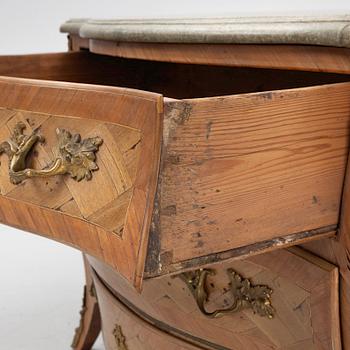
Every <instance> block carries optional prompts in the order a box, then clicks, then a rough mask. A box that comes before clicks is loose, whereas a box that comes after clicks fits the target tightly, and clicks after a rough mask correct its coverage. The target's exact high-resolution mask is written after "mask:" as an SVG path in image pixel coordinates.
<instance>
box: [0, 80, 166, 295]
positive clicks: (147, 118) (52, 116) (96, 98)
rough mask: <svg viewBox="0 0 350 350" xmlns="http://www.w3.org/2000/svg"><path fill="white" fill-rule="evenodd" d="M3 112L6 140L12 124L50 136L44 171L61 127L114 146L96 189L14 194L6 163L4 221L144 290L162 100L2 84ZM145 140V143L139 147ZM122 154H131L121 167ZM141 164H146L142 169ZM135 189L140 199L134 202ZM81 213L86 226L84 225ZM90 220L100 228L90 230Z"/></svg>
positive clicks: (112, 91) (57, 185) (60, 183)
mask: <svg viewBox="0 0 350 350" xmlns="http://www.w3.org/2000/svg"><path fill="white" fill-rule="evenodd" d="M0 106H1V107H2V108H3V109H2V118H1V123H2V124H3V125H4V124H6V123H8V124H7V128H2V130H3V132H7V133H8V132H9V130H10V128H11V126H10V124H11V123H13V122H15V120H16V118H17V119H18V118H19V119H22V120H24V121H25V122H27V127H28V128H29V129H30V128H31V125H30V124H31V123H32V126H34V125H36V126H38V125H41V126H42V129H43V130H42V131H43V133H44V131H45V132H46V133H47V135H48V136H47V137H48V140H47V145H46V147H47V148H46V150H45V147H42V149H40V150H38V155H39V156H38V163H42V164H41V165H44V164H45V161H47V158H46V157H45V153H46V154H50V152H51V148H50V147H51V146H52V143H51V142H52V140H53V136H52V135H53V133H54V131H53V130H54V129H53V128H54V127H56V126H64V127H67V128H68V127H70V128H72V129H73V130H72V131H75V132H79V130H80V131H81V133H82V136H83V137H84V136H86V135H87V134H88V133H89V132H92V133H93V132H96V134H99V133H103V135H104V137H105V138H106V140H105V141H106V143H105V145H104V146H101V149H103V147H105V151H103V150H102V152H101V155H100V157H99V158H98V164H99V166H100V170H99V171H98V172H96V173H94V177H93V179H92V181H90V182H82V183H79V184H78V183H75V182H72V181H73V180H71V179H68V178H62V177H60V178H59V179H50V180H47V181H45V180H44V181H42V182H40V180H39V179H36V180H35V181H31V180H28V181H25V182H24V184H22V185H19V186H17V187H16V188H13V187H12V185H10V184H9V182H8V177H7V176H6V177H5V174H4V173H6V171H8V170H7V163H8V162H7V159H6V156H5V155H3V156H2V157H1V162H2V166H1V171H2V175H1V179H2V182H1V184H2V186H3V184H4V181H5V180H4V179H7V180H6V181H5V183H6V186H4V187H2V191H4V192H5V194H6V196H1V197H0V202H1V204H0V206H1V210H0V221H1V222H2V223H5V224H8V225H11V226H15V227H19V228H22V229H25V230H27V231H31V232H34V233H39V234H43V235H45V236H47V237H50V238H52V239H56V240H58V241H61V242H64V243H66V244H70V245H73V246H75V247H77V248H79V249H81V250H82V251H84V252H88V253H89V254H92V255H94V256H97V257H99V258H100V259H102V260H104V261H105V262H107V263H108V264H110V265H111V266H113V267H114V268H115V269H116V270H117V271H119V272H120V273H121V274H122V275H123V276H125V277H126V278H127V279H129V280H130V282H131V283H132V284H134V285H135V286H136V287H137V288H140V285H141V280H142V275H143V271H144V261H145V254H146V249H147V241H148V232H149V224H150V217H151V213H152V209H153V206H152V203H153V196H154V193H155V186H156V180H157V169H158V160H159V144H160V133H161V124H160V123H161V116H160V113H161V106H162V105H161V97H160V96H159V95H156V94H151V93H146V92H137V91H133V90H127V89H118V88H111V87H98V86H93V85H79V84H67V83H56V82H45V81H42V82H39V81H35V80H33V81H30V80H23V79H15V78H13V79H11V78H1V79H0ZM18 110H21V112H17V111H18ZM58 116H60V117H58ZM82 118H84V119H82ZM46 121H47V122H46ZM94 129H95V131H94ZM126 130H127V131H126ZM125 132H126V133H125ZM84 134H85V135H84ZM140 134H141V135H142V136H141V137H142V141H141V143H139V146H138V145H137V143H138V141H139V139H140V136H139V135H140ZM103 135H101V136H102V137H103ZM130 135H131V136H132V137H131V136H130ZM125 136H127V140H126V139H125ZM134 136H135V137H134ZM116 139H117V141H116ZM121 145H122V146H121ZM134 146H135V147H134ZM123 147H124V148H123ZM137 148H139V150H138V151H137V152H135V150H136V149H137ZM118 150H119V151H120V152H121V153H123V152H124V155H123V157H121V158H120V159H119V160H117V158H116V157H117V155H118V154H119V153H118V152H117V151H118ZM130 150H132V152H130ZM42 152H44V153H43V154H44V156H41V154H42ZM130 153H132V154H130ZM137 153H139V155H137ZM134 156H135V157H139V159H142V162H137V158H134ZM41 157H43V159H42V158H41ZM118 162H119V164H120V163H124V165H125V167H126V168H128V172H127V173H128V174H129V176H130V179H129V180H128V181H127V183H128V185H127V186H124V187H123V182H120V183H118V184H116V181H120V180H121V179H123V178H124V179H126V178H125V177H123V176H121V175H123V174H124V175H125V172H123V170H122V169H124V167H120V166H119V165H117V164H118ZM113 164H114V166H112V165H113ZM107 168H108V170H107ZM103 169H105V170H103ZM41 180H43V179H41ZM46 182H47V184H46ZM131 183H132V191H131V193H129V195H127V194H126V193H127V192H128V188H129V189H130V188H131V187H130V186H131ZM38 184H39V185H38ZM117 185H118V186H119V187H117ZM3 188H4V189H3ZM9 188H10V190H9ZM67 190H68V191H67ZM123 191H124V192H123ZM69 193H70V194H69ZM69 197H70V198H69ZM125 197H126V199H127V200H128V210H127V212H126V213H125V208H126V206H125V205H121V206H119V207H118V205H117V204H118V202H120V201H124V199H125ZM71 198H73V199H74V202H73V201H72V200H71ZM129 198H130V199H129ZM111 206H112V208H110V207H111ZM61 207H62V208H61ZM51 208H54V209H55V210H53V209H51ZM59 208H61V209H62V210H57V209H59ZM64 211H66V212H67V214H66V213H65V212H64ZM101 211H102V213H101ZM79 212H80V214H81V216H82V217H84V219H82V218H79ZM68 213H69V215H68ZM72 214H74V216H71V215H72ZM104 215H105V216H104ZM123 215H124V217H123ZM123 218H124V220H125V221H124V225H123V223H122V219H123ZM90 219H91V220H92V221H93V222H94V223H98V225H97V224H93V223H91V222H89V221H88V220H90ZM101 226H103V227H101ZM122 226H123V230H122V232H121V229H122ZM104 227H105V228H104ZM113 230H117V231H118V233H115V232H113Z"/></svg>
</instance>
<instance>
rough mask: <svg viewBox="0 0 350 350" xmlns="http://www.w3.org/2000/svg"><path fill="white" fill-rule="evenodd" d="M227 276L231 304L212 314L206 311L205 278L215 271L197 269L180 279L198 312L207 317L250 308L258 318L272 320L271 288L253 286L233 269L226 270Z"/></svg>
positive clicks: (186, 273)
mask: <svg viewBox="0 0 350 350" xmlns="http://www.w3.org/2000/svg"><path fill="white" fill-rule="evenodd" d="M227 274H228V276H229V278H230V292H231V293H232V296H233V303H232V305H231V306H229V307H227V308H223V309H218V310H215V311H212V312H209V311H207V310H206V307H205V304H206V302H207V300H208V297H209V293H208V289H207V277H208V276H209V275H215V271H214V270H211V269H199V270H196V271H190V272H185V273H183V274H181V275H180V277H181V278H182V280H184V281H185V283H186V284H187V286H188V287H189V289H190V291H191V292H192V294H193V296H194V298H195V300H196V303H197V305H198V308H199V310H200V311H201V312H202V313H203V314H204V315H205V316H207V317H211V318H216V317H220V316H223V315H225V314H229V313H233V312H238V311H241V310H243V309H246V308H251V309H252V310H253V312H254V313H257V314H258V315H260V316H265V317H268V318H273V315H274V308H273V307H272V305H271V293H272V289H271V288H269V287H268V286H266V285H257V286H254V285H252V284H251V282H250V281H249V279H246V278H243V277H242V276H240V275H239V274H238V273H237V272H235V271H234V270H233V269H228V270H227Z"/></svg>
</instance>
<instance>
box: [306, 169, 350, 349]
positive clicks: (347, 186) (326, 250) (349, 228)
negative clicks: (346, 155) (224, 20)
mask: <svg viewBox="0 0 350 350" xmlns="http://www.w3.org/2000/svg"><path fill="white" fill-rule="evenodd" d="M349 171H350V169H349V163H348V165H347V172H346V177H345V182H344V190H343V197H342V207H341V215H340V227H339V232H338V235H337V237H336V238H334V239H328V240H322V241H320V242H312V243H308V244H304V245H303V247H304V248H305V249H307V250H309V251H311V252H313V253H314V254H317V255H318V256H321V257H323V258H324V259H327V260H328V261H330V262H332V263H334V264H337V265H338V266H339V271H340V289H339V294H340V306H341V309H340V316H341V330H342V338H343V348H344V350H349V349H350V333H349V327H350V221H349V210H350V207H349V205H350V204H349V198H350V173H349Z"/></svg>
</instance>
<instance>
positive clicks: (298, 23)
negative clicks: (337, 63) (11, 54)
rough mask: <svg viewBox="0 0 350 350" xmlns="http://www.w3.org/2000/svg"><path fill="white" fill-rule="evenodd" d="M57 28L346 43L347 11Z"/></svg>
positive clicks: (135, 38)
mask: <svg viewBox="0 0 350 350" xmlns="http://www.w3.org/2000/svg"><path fill="white" fill-rule="evenodd" d="M60 30H61V32H63V33H70V34H75V35H79V36H81V37H82V38H88V39H97V40H107V41H116V42H144V43H188V44H200V43H205V44H299V45H323V46H335V47H350V15H343V16H331V17H326V16H325V17H309V16H304V17H300V16H299V17H296V16H294V17H283V16H282V17H236V18H183V19H119V20H93V19H71V20H69V21H67V22H66V23H64V24H63V25H62V26H61V28H60Z"/></svg>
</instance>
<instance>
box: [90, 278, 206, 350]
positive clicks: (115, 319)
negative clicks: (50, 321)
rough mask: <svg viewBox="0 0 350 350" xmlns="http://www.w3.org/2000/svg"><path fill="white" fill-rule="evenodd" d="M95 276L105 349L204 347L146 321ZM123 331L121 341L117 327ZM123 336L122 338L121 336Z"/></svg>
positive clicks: (156, 349)
mask: <svg viewBox="0 0 350 350" xmlns="http://www.w3.org/2000/svg"><path fill="white" fill-rule="evenodd" d="M93 276H94V283H95V287H96V292H97V296H98V301H99V307H100V309H101V314H102V324H103V325H104V326H103V328H102V333H103V340H104V345H105V347H106V350H115V349H118V350H158V349H166V350H196V349H198V350H199V349H203V348H202V347H197V346H194V345H191V344H189V343H187V342H185V341H182V340H180V339H178V338H177V337H173V336H171V335H169V334H167V333H163V332H161V331H160V330H158V329H157V328H156V327H154V326H153V325H151V324H149V323H146V322H144V321H143V320H142V319H140V318H139V317H137V316H136V315H135V314H134V313H133V312H132V311H130V310H129V309H128V308H127V307H125V306H124V305H123V304H121V303H120V302H118V300H116V299H115V298H114V297H113V296H112V295H111V294H110V293H109V291H108V290H107V289H106V288H105V287H104V285H103V284H102V283H101V282H100V281H99V279H98V278H97V277H96V276H95V275H93ZM116 326H119V327H120V329H121V332H122V336H121V338H122V339H123V341H121V344H120V343H119V346H118V340H117V339H116V337H115V328H116ZM119 339H120V338H119Z"/></svg>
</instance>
